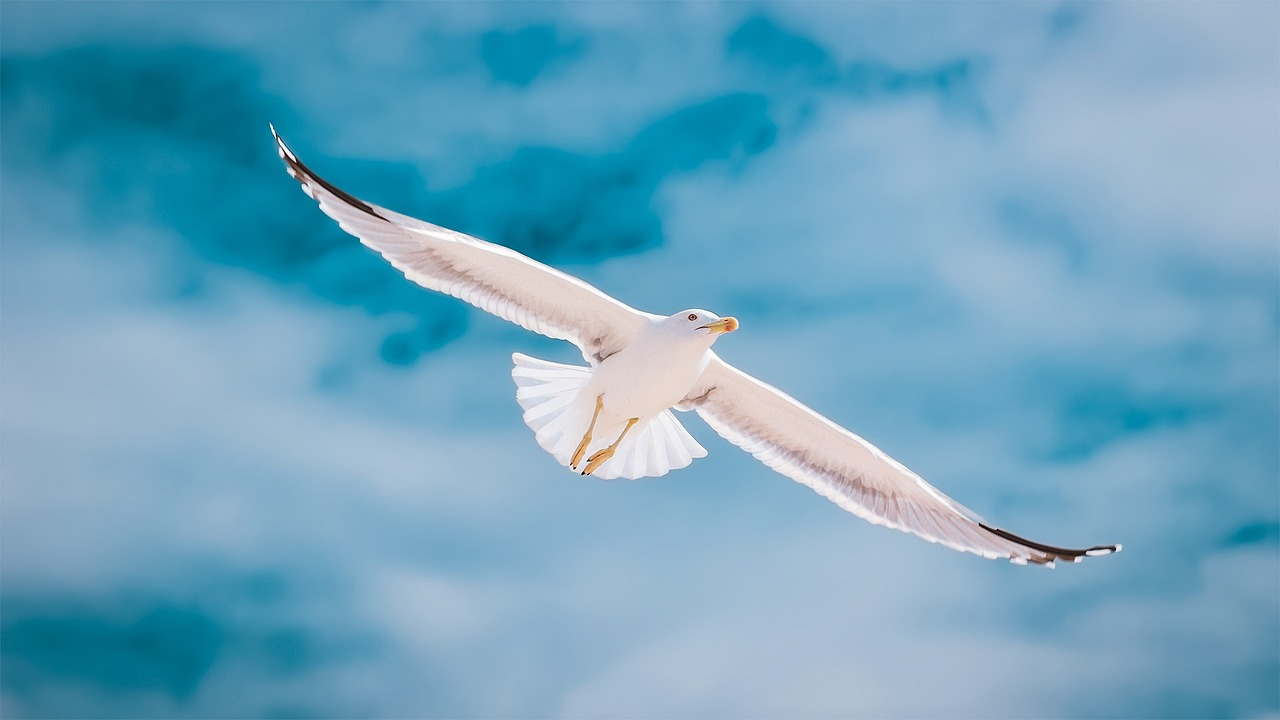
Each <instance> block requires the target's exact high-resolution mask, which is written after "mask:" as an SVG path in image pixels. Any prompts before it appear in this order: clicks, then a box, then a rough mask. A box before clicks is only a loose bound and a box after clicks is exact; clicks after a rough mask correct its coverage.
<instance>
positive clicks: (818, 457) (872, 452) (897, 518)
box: [681, 356, 1120, 566]
mask: <svg viewBox="0 0 1280 720" xmlns="http://www.w3.org/2000/svg"><path fill="white" fill-rule="evenodd" d="M681 407H683V408H696V409H697V411H698V414H699V415H701V416H702V418H703V419H704V420H706V421H707V424H709V425H711V427H712V429H714V430H715V431H716V432H717V433H719V434H720V435H721V436H723V437H724V438H725V439H726V440H728V441H729V442H731V443H733V444H734V445H737V446H738V447H740V448H742V449H743V450H746V451H747V452H749V453H751V454H752V455H754V456H755V457H756V459H758V460H760V461H761V462H763V463H764V464H765V465H768V466H769V467H771V468H773V469H774V470H776V471H778V472H780V473H782V474H783V475H786V476H787V477H789V478H791V479H792V480H796V481H797V482H800V483H803V484H805V485H808V486H809V487H810V488H812V489H813V490H814V491H815V492H817V493H818V494H819V495H822V496H823V497H825V498H827V499H828V500H830V501H831V502H833V503H835V504H836V505H839V506H840V507H841V508H843V509H845V510H847V511H849V512H851V513H853V514H854V515H857V516H858V517H860V518H862V519H864V520H867V521H868V522H872V523H875V524H876V525H884V526H886V527H891V528H895V529H897V530H902V531H905V532H909V533H913V534H915V535H918V536H920V537H922V538H924V539H925V540H928V541H930V542H936V543H942V544H943V545H946V546H947V547H950V548H954V549H956V550H963V551H966V552H971V553H975V554H977V555H982V556H984V557H988V558H1007V559H1009V560H1010V561H1012V562H1014V563H1018V564H1026V563H1028V562H1030V563H1034V564H1037V565H1048V566H1052V565H1053V564H1054V562H1055V561H1056V560H1065V561H1067V562H1080V561H1081V560H1082V559H1084V558H1085V557H1086V556H1093V555H1109V554H1111V553H1113V552H1118V551H1119V550H1120V546H1119V545H1097V546H1094V547H1089V548H1082V549H1078V550H1076V549H1071V548H1060V547H1054V546H1052V545H1043V544H1041V543H1037V542H1034V541H1031V540H1027V539H1026V538H1022V537H1019V536H1017V535H1014V534H1013V533H1011V532H1008V531H1006V530H1001V529H1000V528H997V527H994V526H992V525H988V524H987V523H986V522H985V521H983V519H982V518H980V517H978V515H977V514H976V513H974V512H973V511H972V510H970V509H968V508H966V507H964V506H963V505H961V504H960V503H958V502H956V501H955V500H952V499H951V498H949V497H947V496H946V495H944V494H943V493H942V492H941V491H939V490H938V489H937V488H935V487H933V486H932V485H930V484H929V483H927V482H925V481H924V479H923V478H921V477H920V476H919V475H916V474H915V473H913V472H911V471H910V470H908V469H907V468H905V467H903V466H902V464H901V463H899V462H897V461H896V460H894V459H893V458H891V457H889V456H888V455H885V454H884V453H883V452H881V451H880V449H879V448H877V447H875V446H874V445H872V444H871V443H869V442H867V441H866V440H863V439H862V438H860V437H858V436H857V435H854V434H853V433H851V432H849V431H848V430H845V429H844V428H842V427H840V426H839V425H836V424H835V423H833V422H831V421H830V420H828V419H826V418H825V417H823V416H821V415H819V414H818V413H816V412H814V411H813V410H810V409H809V408H807V407H805V406H804V405H802V404H800V402H798V401H797V400H795V399H794V398H792V397H790V396H789V395H786V394H784V393H783V392H781V391H779V390H778V389H777V388H774V387H772V386H770V385H766V384H765V383H763V382H760V381H759V380H757V379H755V378H753V377H751V376H750V375H748V374H746V373H744V372H742V371H741V370H739V369H737V368H735V367H733V366H732V365H729V364H728V363H726V362H724V361H723V360H721V359H720V358H719V357H715V356H713V358H712V360H711V363H710V364H709V365H708V366H707V369H706V371H704V373H703V375H702V379H701V380H700V382H699V384H698V387H697V388H695V390H694V391H693V393H691V394H690V396H689V397H687V398H686V399H685V400H684V402H683V403H681Z"/></svg>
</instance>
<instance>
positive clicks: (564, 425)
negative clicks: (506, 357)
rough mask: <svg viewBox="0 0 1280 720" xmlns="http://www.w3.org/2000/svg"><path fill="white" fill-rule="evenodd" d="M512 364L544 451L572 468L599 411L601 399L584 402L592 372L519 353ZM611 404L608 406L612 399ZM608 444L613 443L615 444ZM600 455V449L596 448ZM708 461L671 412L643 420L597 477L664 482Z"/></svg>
mask: <svg viewBox="0 0 1280 720" xmlns="http://www.w3.org/2000/svg"><path fill="white" fill-rule="evenodd" d="M511 360H512V362H514V363H515V367H514V368H512V369H511V377H512V379H514V380H515V381H516V401H517V402H519V403H520V407H521V408H523V409H524V421H525V424H526V425H528V426H529V428H530V429H532V430H533V432H534V436H535V437H536V438H537V441H538V445H540V446H541V447H542V449H543V450H546V451H547V452H548V453H550V454H551V455H552V457H554V458H555V459H556V460H557V461H558V462H559V463H560V464H561V465H564V466H566V467H568V465H569V461H570V460H571V459H572V457H573V451H574V450H575V449H577V447H578V442H579V441H580V440H582V434H583V433H584V432H585V431H586V429H587V425H588V424H589V423H590V422H591V413H592V411H593V410H594V409H595V398H593V397H579V395H581V392H580V391H581V390H582V389H583V387H585V386H586V385H587V383H588V382H590V380H591V368H586V367H580V366H577V365H563V364H561V363H553V362H548V361H546V360H539V359H538V358H534V357H529V356H528V355H522V354H520V353H514V354H513V355H512V356H511ZM605 403H606V405H607V403H608V398H605ZM596 435H597V436H599V435H600V433H599V432H597V433H596ZM605 442H612V438H608V439H607V440H605ZM597 449H599V446H592V448H591V450H597ZM588 454H590V452H588ZM706 455H707V451H706V450H705V449H703V447H702V446H701V445H699V444H698V441H697V440H694V439H693V436H691V435H690V434H689V432H688V431H687V430H685V429H684V426H683V425H681V424H680V421H679V420H676V418H675V416H674V415H672V414H671V411H670V410H664V411H662V412H660V413H658V414H657V415H655V416H653V417H651V418H644V419H641V421H640V423H639V424H638V425H636V426H635V427H634V428H632V429H631V432H629V433H628V434H627V437H626V439H624V440H623V441H622V444H620V445H619V446H618V449H617V451H616V452H615V453H614V455H613V457H612V458H610V459H609V460H608V462H606V463H604V464H603V465H601V466H600V467H599V468H597V469H596V471H595V472H594V473H592V475H593V476H594V477H599V478H604V479H606V480H612V479H614V478H642V477H658V476H661V475H666V474H667V472H668V471H670V470H677V469H679V468H682V467H685V466H687V465H688V464H689V463H691V462H693V461H694V459H695V458H700V457H706Z"/></svg>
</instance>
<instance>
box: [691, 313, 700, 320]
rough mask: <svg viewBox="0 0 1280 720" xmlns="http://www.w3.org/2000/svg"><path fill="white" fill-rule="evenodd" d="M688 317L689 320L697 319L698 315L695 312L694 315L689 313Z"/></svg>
mask: <svg viewBox="0 0 1280 720" xmlns="http://www.w3.org/2000/svg"><path fill="white" fill-rule="evenodd" d="M689 319H690V320H697V319H698V316H697V315H696V314H695V315H690V316H689Z"/></svg>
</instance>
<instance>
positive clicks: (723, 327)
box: [702, 317, 738, 335]
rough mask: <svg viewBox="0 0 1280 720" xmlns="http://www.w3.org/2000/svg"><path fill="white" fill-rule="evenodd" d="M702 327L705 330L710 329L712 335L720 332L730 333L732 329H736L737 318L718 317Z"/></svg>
mask: <svg viewBox="0 0 1280 720" xmlns="http://www.w3.org/2000/svg"><path fill="white" fill-rule="evenodd" d="M702 327H703V328H706V329H707V330H710V331H711V334H712V335H719V334H721V333H731V332H733V331H734V330H737V329H738V319H737V318H732V317H727V318H720V319H719V320H717V321H715V322H713V323H707V324H706V325H703V326H702Z"/></svg>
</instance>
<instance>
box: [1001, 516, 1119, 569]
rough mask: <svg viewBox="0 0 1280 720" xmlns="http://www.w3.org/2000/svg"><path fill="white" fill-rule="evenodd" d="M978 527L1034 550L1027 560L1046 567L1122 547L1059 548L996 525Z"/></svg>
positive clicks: (1114, 551)
mask: <svg viewBox="0 0 1280 720" xmlns="http://www.w3.org/2000/svg"><path fill="white" fill-rule="evenodd" d="M978 527H980V528H982V529H983V530H986V531H987V532H989V533H991V534H992V535H995V536H997V537H1000V538H1003V539H1005V540H1008V541H1009V542H1013V543H1017V544H1018V545H1021V546H1023V547H1025V548H1027V549H1029V550H1034V551H1036V552H1037V553H1040V556H1039V557H1035V556H1033V557H1030V558H1027V560H1028V561H1029V562H1033V563H1035V564H1037V565H1044V566H1046V567H1053V566H1054V561H1056V560H1066V561H1068V562H1073V563H1078V562H1080V561H1081V560H1083V559H1085V558H1086V557H1101V556H1103V555H1111V554H1112V553H1118V552H1120V551H1121V550H1123V549H1124V546H1123V545H1094V546H1093V547H1088V548H1083V549H1079V550H1077V549H1074V548H1061V547H1055V546H1053V545H1045V544H1043V543H1038V542H1035V541H1034V540H1028V539H1026V538H1024V537H1021V536H1019V535H1014V534H1013V533H1011V532H1009V531H1008V530H1001V529H1000V528H997V527H991V526H990V525H987V524H986V523H978Z"/></svg>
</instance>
